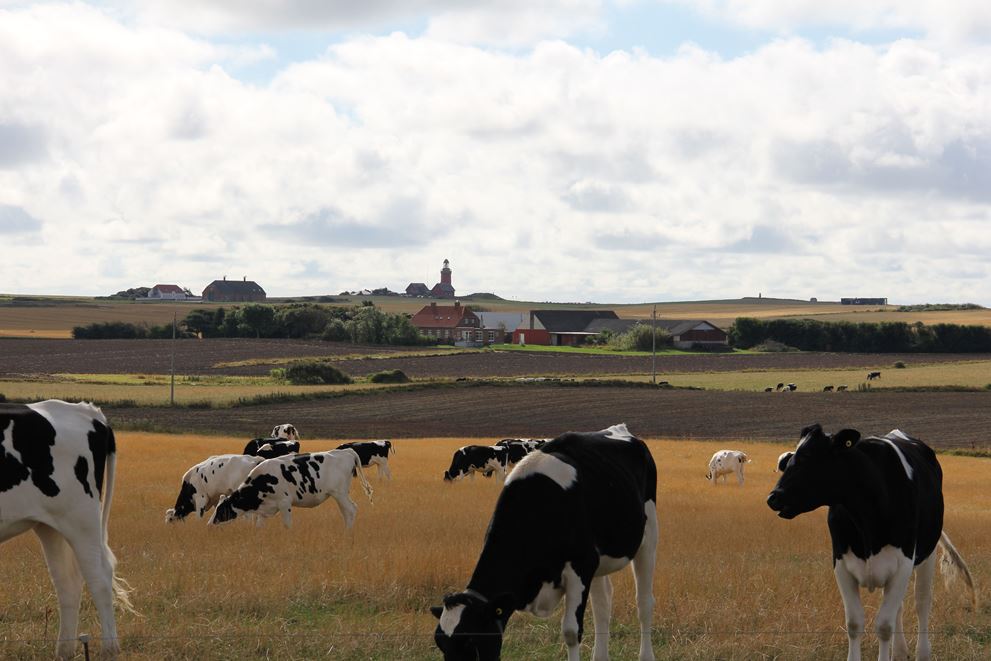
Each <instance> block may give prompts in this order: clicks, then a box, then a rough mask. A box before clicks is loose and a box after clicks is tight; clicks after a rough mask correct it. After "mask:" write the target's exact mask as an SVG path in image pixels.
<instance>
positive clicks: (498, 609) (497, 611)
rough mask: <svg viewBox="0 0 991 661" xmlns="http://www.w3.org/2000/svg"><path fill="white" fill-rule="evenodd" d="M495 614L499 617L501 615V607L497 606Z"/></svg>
mask: <svg viewBox="0 0 991 661" xmlns="http://www.w3.org/2000/svg"><path fill="white" fill-rule="evenodd" d="M496 615H499V616H500V617H501V616H502V609H501V608H497V609H496Z"/></svg>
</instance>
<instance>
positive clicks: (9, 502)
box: [0, 399, 133, 659]
mask: <svg viewBox="0 0 991 661" xmlns="http://www.w3.org/2000/svg"><path fill="white" fill-rule="evenodd" d="M116 466H117V446H116V442H115V439H114V433H113V430H112V429H110V427H109V425H107V419H106V418H105V417H104V415H103V413H102V412H101V411H100V409H98V408H96V407H95V406H93V405H92V404H86V403H79V404H69V403H67V402H62V401H58V400H51V399H50V400H47V401H44V402H38V403H36V404H26V405H24V404H0V542H5V541H7V540H8V539H11V538H12V537H15V536H17V535H19V534H21V533H23V532H27V531H28V530H33V531H34V533H35V534H36V535H37V536H38V539H39V540H40V541H41V547H42V549H43V550H44V553H45V562H46V563H47V564H48V571H49V573H50V574H51V578H52V584H53V585H54V586H55V593H56V595H57V597H58V604H59V631H58V642H57V644H56V648H55V654H56V656H57V657H58V658H59V659H69V658H72V656H74V654H75V648H76V632H77V628H78V625H79V602H80V599H81V597H82V593H83V581H85V582H86V585H87V586H89V591H90V594H91V595H92V597H93V603H94V604H95V605H96V610H97V613H98V614H99V616H100V629H101V638H102V642H103V651H104V654H105V655H107V656H114V655H116V654H117V653H118V652H119V651H120V646H119V643H118V641H117V625H116V622H115V620H114V599H115V598H116V599H117V601H118V602H119V603H120V604H121V605H122V606H123V607H124V608H126V609H128V610H133V609H131V603H130V601H129V599H128V595H127V587H126V583H124V582H123V581H122V580H121V579H120V578H118V577H117V576H116V575H115V574H114V567H115V565H116V564H117V560H116V559H115V558H114V554H113V552H112V551H111V550H110V547H109V546H108V545H107V524H108V522H109V520H110V504H111V501H112V500H113V494H114V482H115V477H116ZM104 478H105V479H104ZM104 485H106V492H105V493H104V489H103V487H104ZM101 495H102V496H103V503H102V505H101V503H100V496H101Z"/></svg>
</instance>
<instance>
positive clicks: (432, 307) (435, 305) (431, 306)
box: [430, 303, 437, 314]
mask: <svg viewBox="0 0 991 661" xmlns="http://www.w3.org/2000/svg"><path fill="white" fill-rule="evenodd" d="M430 311H431V312H432V313H433V314H437V304H436V303H431V304H430Z"/></svg>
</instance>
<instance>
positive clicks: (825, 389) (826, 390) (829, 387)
mask: <svg viewBox="0 0 991 661" xmlns="http://www.w3.org/2000/svg"><path fill="white" fill-rule="evenodd" d="M822 391H823V392H833V386H826V387H825V388H823V389H822Z"/></svg>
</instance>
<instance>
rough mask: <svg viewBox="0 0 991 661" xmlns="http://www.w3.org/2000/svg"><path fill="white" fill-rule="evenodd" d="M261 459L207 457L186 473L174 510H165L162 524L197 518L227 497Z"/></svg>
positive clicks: (252, 457)
mask: <svg viewBox="0 0 991 661" xmlns="http://www.w3.org/2000/svg"><path fill="white" fill-rule="evenodd" d="M263 461H265V458H264V457H259V456H251V455H246V454H221V455H217V456H216V457H210V458H209V459H206V460H204V461H201V462H200V463H198V464H196V465H195V466H193V467H192V468H190V469H189V470H187V471H186V474H185V475H183V476H182V484H181V485H180V486H179V495H178V496H176V499H175V506H174V507H170V508H169V509H167V510H165V522H166V523H173V522H175V521H182V520H183V519H185V518H186V517H187V516H189V515H190V514H193V513H195V514H196V515H197V516H199V517H200V518H203V515H204V514H206V512H207V511H209V510H210V509H211V508H212V507H213V506H214V505H216V504H217V503H219V502H220V499H221V498H222V497H223V496H228V495H230V494H231V492H232V491H234V490H235V489H237V488H238V487H239V486H241V484H242V483H243V482H244V478H246V477H248V473H250V472H251V471H252V469H254V467H255V466H257V465H258V464H260V463H261V462H263Z"/></svg>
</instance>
